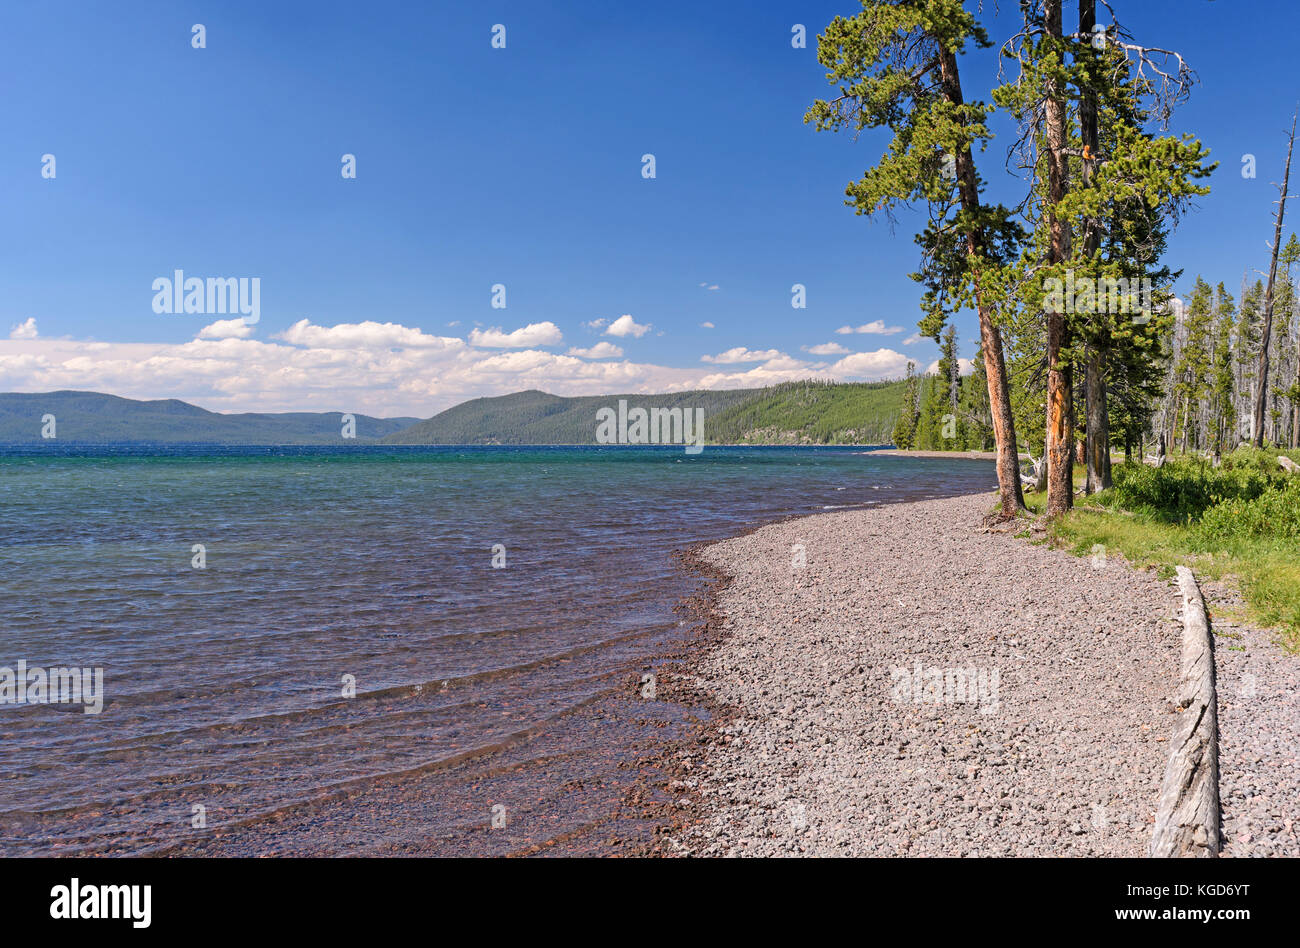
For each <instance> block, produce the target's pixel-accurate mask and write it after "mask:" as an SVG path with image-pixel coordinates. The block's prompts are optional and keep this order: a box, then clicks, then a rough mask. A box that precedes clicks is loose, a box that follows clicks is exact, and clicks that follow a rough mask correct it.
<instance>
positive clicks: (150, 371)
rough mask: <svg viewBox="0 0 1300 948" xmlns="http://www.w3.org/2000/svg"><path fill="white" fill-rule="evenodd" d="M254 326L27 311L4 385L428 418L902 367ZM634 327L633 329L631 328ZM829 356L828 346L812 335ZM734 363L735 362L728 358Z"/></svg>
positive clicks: (374, 328)
mask: <svg viewBox="0 0 1300 948" xmlns="http://www.w3.org/2000/svg"><path fill="white" fill-rule="evenodd" d="M606 325H608V326H609V327H610V328H611V329H613V328H614V327H616V326H617V327H618V329H616V330H615V331H614V332H610V333H606V334H607V335H616V336H622V337H623V338H625V339H632V340H635V339H636V338H637V337H638V335H639V334H643V333H644V332H645V331H646V330H647V329H648V328H649V326H648V325H643V324H639V323H636V322H635V321H634V320H633V319H632V317H630V316H624V317H620V319H619V320H615V321H614V323H613V324H605V325H602V326H601V327H600V328H605V326H606ZM258 328H259V327H257V326H249V325H245V324H244V322H243V321H242V320H240V319H238V318H235V319H219V320H216V321H214V322H210V323H208V324H206V325H204V326H202V327H200V328H198V329H197V331H196V332H195V336H194V338H193V339H191V340H190V341H188V342H183V343H151V342H104V341H99V340H85V339H70V338H66V337H65V338H47V337H43V336H41V335H40V334H39V332H38V330H37V323H36V319H35V318H34V317H31V318H28V319H27V320H25V321H24V322H22V323H20V324H18V325H16V326H14V327H12V329H11V331H10V333H9V338H8V339H0V390H3V391H23V392H43V391H54V390H58V389H78V390H88V391H99V392H106V393H108V394H112V395H120V396H123V397H126V398H138V399H155V398H179V399H182V400H184V401H187V402H193V403H194V404H197V405H200V406H202V407H204V408H207V409H210V410H213V411H269V412H274V411H355V412H364V413H366V414H370V415H388V416H392V415H415V416H420V417H428V416H430V415H433V414H436V413H437V412H440V411H443V410H445V409H447V408H450V407H451V406H453V405H455V404H458V403H460V402H463V401H466V400H468V399H471V398H479V397H483V396H493V395H506V394H509V393H511V392H517V391H520V390H523V389H542V390H544V391H547V392H551V393H553V394H556V395H605V394H622V393H643V394H652V393H658V392H672V391H682V390H686V389H692V388H718V389H725V388H753V387H759V386H763V385H770V384H773V383H776V382H785V381H792V380H796V379H810V378H811V379H824V380H834V381H876V380H879V379H885V378H898V377H901V376H902V374H903V372H904V369H905V366H906V364H907V362H908V360H909V357H908V356H906V355H904V354H902V353H900V352H896V351H894V350H892V349H877V350H875V351H874V352H857V353H848V354H844V355H843V356H842V358H839V359H838V361H835V362H826V361H819V360H811V361H810V360H805V359H800V358H796V357H792V356H790V355H787V354H786V353H784V352H781V351H779V350H777V349H758V350H755V349H749V348H748V347H745V346H737V347H735V348H733V349H731V350H728V351H726V352H723V353H721V354H719V355H705V356H703V357H701V360H702V361H703V362H705V363H707V364H708V365H707V367H706V366H692V367H686V368H680V367H673V366H665V365H658V364H655V363H652V362H638V361H635V360H634V359H632V358H627V357H625V354H624V350H623V348H622V347H620V346H616V345H613V344H612V343H606V342H600V343H598V344H596V345H594V346H591V347H589V348H577V347H573V348H570V349H569V350H568V352H567V353H563V354H562V353H559V352H551V351H546V349H545V348H542V347H546V346H559V345H561V343H562V341H563V334H562V332H561V331H560V329H559V327H558V326H556V325H555V324H554V323H553V322H549V321H548V322H542V323H532V324H529V325H527V326H524V327H521V328H519V329H514V330H511V331H506V330H504V329H501V328H499V327H498V328H490V329H474V330H472V331H471V332H470V333H469V335H468V337H467V338H460V337H457V336H442V335H436V334H431V333H426V332H425V331H424V330H423V329H420V328H418V327H414V326H405V325H402V324H400V323H396V322H377V321H374V320H364V321H361V322H355V323H338V324H335V325H333V326H323V325H318V324H315V323H312V322H311V321H310V320H308V319H300V320H298V321H297V322H295V323H293V324H292V325H291V326H289V327H288V328H287V329H284V330H283V331H280V332H277V333H273V334H271V335H270V336H267V337H265V338H258V337H257V330H258ZM638 331H639V332H638ZM812 348H813V349H814V350H820V351H825V352H826V353H827V354H830V353H831V351H835V353H836V354H840V353H839V352H838V349H839V348H841V347H836V350H828V349H822V348H821V347H812ZM731 366H740V368H739V369H732V368H730V367H731Z"/></svg>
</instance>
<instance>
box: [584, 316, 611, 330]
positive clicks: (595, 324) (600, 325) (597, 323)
mask: <svg viewBox="0 0 1300 948" xmlns="http://www.w3.org/2000/svg"><path fill="white" fill-rule="evenodd" d="M608 322H609V320H608V319H604V318H603V317H602V318H601V319H593V320H592V321H591V322H589V323H583V324H582V325H583V326H585V327H586V328H588V329H604V328H605V326H606V324H607V323H608Z"/></svg>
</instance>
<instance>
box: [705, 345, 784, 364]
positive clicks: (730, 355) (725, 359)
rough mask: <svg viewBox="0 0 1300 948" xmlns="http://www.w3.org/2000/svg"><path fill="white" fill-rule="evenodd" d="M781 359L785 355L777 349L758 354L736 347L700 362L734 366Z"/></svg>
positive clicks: (742, 347) (765, 350) (758, 352)
mask: <svg viewBox="0 0 1300 948" xmlns="http://www.w3.org/2000/svg"><path fill="white" fill-rule="evenodd" d="M779 357H783V353H781V352H779V351H778V350H776V349H763V350H761V351H757V352H756V351H754V350H753V349H746V348H745V347H744V346H736V348H734V349H728V350H727V351H726V352H719V353H718V354H717V355H712V356H711V355H706V356H700V361H701V362H713V363H715V364H717V365H734V364H736V363H737V362H767V361H769V360H771V359H776V358H779Z"/></svg>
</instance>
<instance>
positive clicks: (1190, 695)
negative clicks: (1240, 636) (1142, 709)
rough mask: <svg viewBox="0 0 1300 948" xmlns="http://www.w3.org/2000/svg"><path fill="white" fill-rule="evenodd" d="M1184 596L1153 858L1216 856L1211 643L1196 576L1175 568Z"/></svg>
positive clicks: (1215, 727) (1214, 700)
mask: <svg viewBox="0 0 1300 948" xmlns="http://www.w3.org/2000/svg"><path fill="white" fill-rule="evenodd" d="M1177 569H1178V586H1179V588H1180V589H1181V591H1182V594H1183V657H1182V673H1181V675H1180V679H1179V683H1178V698H1177V703H1178V707H1180V708H1182V709H1183V711H1182V712H1181V714H1180V715H1179V718H1178V724H1177V725H1176V726H1175V727H1174V736H1173V741H1172V746H1171V748H1170V754H1169V763H1168V765H1167V766H1166V767H1165V778H1164V782H1163V783H1162V784H1161V787H1160V801H1159V804H1158V806H1157V807H1156V826H1155V831H1154V833H1153V834H1152V837H1151V855H1152V856H1155V857H1157V858H1161V857H1170V856H1217V855H1218V854H1219V847H1220V825H1219V713H1218V696H1217V694H1216V691H1215V683H1214V641H1213V639H1212V638H1211V637H1210V621H1209V617H1208V616H1207V615H1206V612H1205V600H1204V599H1203V598H1202V597H1201V590H1200V588H1199V587H1198V586H1197V585H1196V577H1195V576H1193V575H1192V571H1191V570H1190V569H1188V568H1187V567H1186V566H1179V567H1178V568H1177Z"/></svg>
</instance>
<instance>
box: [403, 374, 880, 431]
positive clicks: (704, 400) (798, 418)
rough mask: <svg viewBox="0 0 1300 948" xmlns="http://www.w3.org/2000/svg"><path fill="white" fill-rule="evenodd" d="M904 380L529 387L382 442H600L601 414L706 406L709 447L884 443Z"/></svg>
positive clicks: (434, 419)
mask: <svg viewBox="0 0 1300 948" xmlns="http://www.w3.org/2000/svg"><path fill="white" fill-rule="evenodd" d="M904 388H905V383H903V382H860V383H825V382H783V383H781V384H779V385H773V386H769V387H767V388H757V389H728V390H721V391H692V392H675V393H670V394H665V395H585V396H580V397H574V398H566V397H562V396H559V395H549V394H547V393H546V392H540V391H536V390H530V391H526V392H515V393H513V394H511V395H499V396H495V397H491V398H476V399H473V400H471V401H468V402H462V403H461V404H459V405H456V406H454V407H452V408H449V409H447V410H446V411H444V412H441V413H440V414H437V415H434V416H433V417H432V418H430V419H428V420H427V421H422V422H420V423H419V424H415V425H412V426H411V427H409V428H406V429H403V430H402V431H399V432H397V433H395V434H391V435H388V436H387V437H385V438H383V439H382V440H383V443H385V444H595V443H596V412H597V411H598V410H599V409H601V408H612V409H617V406H618V402H619V401H620V400H625V401H626V402H627V404H628V407H629V409H631V408H634V407H640V408H645V409H652V408H666V409H670V410H671V409H673V408H681V409H694V408H702V409H703V411H704V434H705V440H706V442H708V443H710V444H887V443H889V441H890V440H891V438H892V437H893V430H894V423H895V421H896V420H897V419H898V415H899V412H900V410H901V408H902V404H903V392H904Z"/></svg>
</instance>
